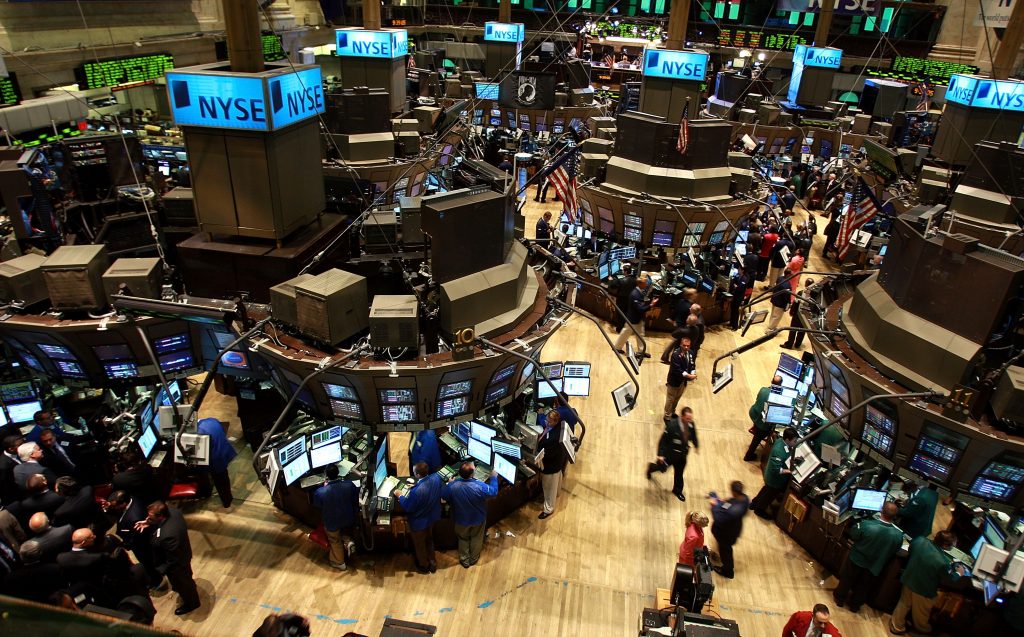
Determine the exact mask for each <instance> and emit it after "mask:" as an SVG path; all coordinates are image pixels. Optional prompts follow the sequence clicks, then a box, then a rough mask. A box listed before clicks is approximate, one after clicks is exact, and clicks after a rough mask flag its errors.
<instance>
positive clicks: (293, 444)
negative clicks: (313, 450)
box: [277, 436, 306, 467]
mask: <svg viewBox="0 0 1024 637" xmlns="http://www.w3.org/2000/svg"><path fill="white" fill-rule="evenodd" d="M305 453H306V436H298V437H297V438H295V439H294V440H292V441H290V442H288V443H287V444H285V445H282V446H280V447H278V448H277V461H278V462H279V463H280V464H281V466H282V467H283V466H285V465H286V464H288V463H289V462H291V461H292V460H294V459H295V458H297V457H299V456H301V455H305Z"/></svg>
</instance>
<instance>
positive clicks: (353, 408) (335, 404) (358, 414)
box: [330, 398, 363, 418]
mask: <svg viewBox="0 0 1024 637" xmlns="http://www.w3.org/2000/svg"><path fill="white" fill-rule="evenodd" d="M330 401H331V412H332V413H333V414H334V415H335V416H338V417H340V418H362V416H363V410H362V408H360V407H359V403H354V402H351V401H348V400H337V399H335V398H331V399H330Z"/></svg>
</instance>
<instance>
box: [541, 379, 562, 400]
mask: <svg viewBox="0 0 1024 637" xmlns="http://www.w3.org/2000/svg"><path fill="white" fill-rule="evenodd" d="M552 385H554V389H552V387H551V386H552ZM556 390H557V391H556ZM560 391H562V379H561V378H558V379H552V380H551V383H548V382H547V381H546V380H538V381H537V398H554V397H555V396H557V395H558V392H560Z"/></svg>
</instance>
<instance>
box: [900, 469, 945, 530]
mask: <svg viewBox="0 0 1024 637" xmlns="http://www.w3.org/2000/svg"><path fill="white" fill-rule="evenodd" d="M907 487H908V489H909V491H908V493H909V494H910V498H909V499H908V500H907V503H906V504H904V505H903V508H902V509H900V527H902V528H903V532H904V533H906V534H907V535H908V536H909V537H910V539H914V538H916V537H921V536H922V535H928V534H929V533H931V532H932V522H934V521H935V508H936V507H937V506H938V504H939V492H938V491H936V490H935V487H934V486H932V485H930V484H929V485H927V486H925V487H922V485H920V484H917V483H915V482H910V483H908V484H907Z"/></svg>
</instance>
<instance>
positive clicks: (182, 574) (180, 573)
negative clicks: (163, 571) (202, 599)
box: [167, 564, 199, 607]
mask: <svg viewBox="0 0 1024 637" xmlns="http://www.w3.org/2000/svg"><path fill="white" fill-rule="evenodd" d="M167 581H168V582H170V584H171V590H172V591H174V592H175V593H177V594H178V595H180V596H181V605H182V606H192V607H196V606H199V588H198V587H197V586H196V581H195V580H194V579H193V578H192V565H190V564H189V565H185V566H183V567H181V568H176V569H174V570H172V571H167Z"/></svg>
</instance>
